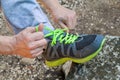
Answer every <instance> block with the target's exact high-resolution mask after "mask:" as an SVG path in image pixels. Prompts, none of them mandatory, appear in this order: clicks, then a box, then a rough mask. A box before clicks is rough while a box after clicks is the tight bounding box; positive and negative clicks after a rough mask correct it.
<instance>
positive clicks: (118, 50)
mask: <svg viewBox="0 0 120 80" xmlns="http://www.w3.org/2000/svg"><path fill="white" fill-rule="evenodd" d="M106 39H107V40H106V43H105V45H104V47H103V49H102V50H101V52H100V53H99V54H98V55H97V56H96V57H95V58H94V59H92V60H91V61H89V62H87V63H85V64H75V63H73V64H72V65H71V63H70V64H64V65H63V66H66V67H70V66H72V67H71V69H70V70H69V71H67V72H69V73H67V74H66V73H65V75H66V80H120V37H118V36H106ZM64 70H65V71H64V72H66V69H64Z"/></svg>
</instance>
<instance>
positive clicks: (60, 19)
mask: <svg viewBox="0 0 120 80" xmlns="http://www.w3.org/2000/svg"><path fill="white" fill-rule="evenodd" d="M52 14H53V18H54V21H55V22H57V23H58V24H59V25H60V26H61V27H62V28H69V29H73V28H74V27H75V25H76V13H75V12H74V11H72V10H70V9H67V8H65V7H62V6H59V7H57V8H56V9H54V10H53V11H52Z"/></svg>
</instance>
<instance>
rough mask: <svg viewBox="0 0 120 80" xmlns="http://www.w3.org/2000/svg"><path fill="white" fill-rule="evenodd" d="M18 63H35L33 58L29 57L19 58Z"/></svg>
mask: <svg viewBox="0 0 120 80" xmlns="http://www.w3.org/2000/svg"><path fill="white" fill-rule="evenodd" d="M20 63H21V64H23V65H30V64H34V63H35V59H30V58H22V59H21V60H20Z"/></svg>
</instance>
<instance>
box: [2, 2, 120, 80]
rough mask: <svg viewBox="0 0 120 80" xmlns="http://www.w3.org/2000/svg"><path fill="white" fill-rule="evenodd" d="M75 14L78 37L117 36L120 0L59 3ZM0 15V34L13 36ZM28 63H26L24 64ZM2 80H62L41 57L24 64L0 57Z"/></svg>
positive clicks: (58, 71)
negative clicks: (80, 35) (92, 35)
mask: <svg viewBox="0 0 120 80" xmlns="http://www.w3.org/2000/svg"><path fill="white" fill-rule="evenodd" d="M59 1H60V3H61V4H62V5H63V6H65V7H67V8H70V9H73V10H75V11H76V13H77V16H78V20H77V26H76V29H75V31H76V32H77V33H80V34H83V33H84V34H103V35H112V36H120V0H59ZM6 26H7V24H6V23H5V20H4V18H3V15H2V13H0V34H1V35H12V32H11V31H10V30H9V29H8V27H6ZM25 61H28V62H25ZM0 64H1V65H0V79H1V80H63V75H62V72H61V71H60V68H54V69H52V68H48V67H47V66H46V65H44V61H43V60H42V58H41V57H38V58H36V59H34V60H26V59H25V60H24V59H22V58H21V57H17V56H2V55H1V56H0Z"/></svg>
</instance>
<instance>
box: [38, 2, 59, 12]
mask: <svg viewBox="0 0 120 80" xmlns="http://www.w3.org/2000/svg"><path fill="white" fill-rule="evenodd" d="M40 1H42V2H43V3H44V4H45V6H46V7H47V8H48V9H49V10H51V11H53V10H55V9H57V8H58V7H59V6H61V5H60V4H59V1H58V0H40Z"/></svg>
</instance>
